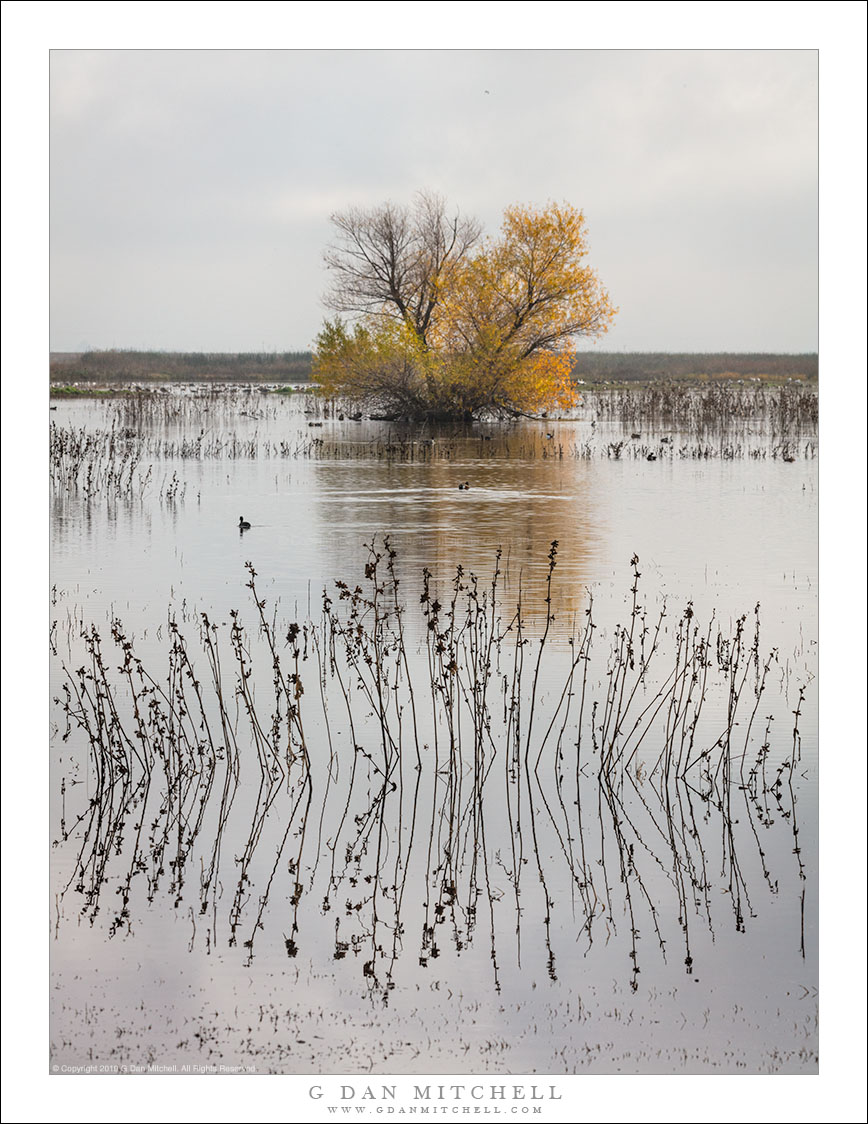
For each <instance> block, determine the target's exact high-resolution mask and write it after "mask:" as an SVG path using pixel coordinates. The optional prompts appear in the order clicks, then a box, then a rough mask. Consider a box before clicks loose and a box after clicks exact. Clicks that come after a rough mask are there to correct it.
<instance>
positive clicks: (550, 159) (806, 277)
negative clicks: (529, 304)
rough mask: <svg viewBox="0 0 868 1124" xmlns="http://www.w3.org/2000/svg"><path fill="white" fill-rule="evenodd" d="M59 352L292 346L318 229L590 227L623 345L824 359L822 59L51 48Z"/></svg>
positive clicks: (314, 311)
mask: <svg viewBox="0 0 868 1124" xmlns="http://www.w3.org/2000/svg"><path fill="white" fill-rule="evenodd" d="M50 104H51V193H50V211H51V348H52V349H53V350H61V351H63V350H78V349H81V348H84V347H93V348H108V347H121V348H155V349H167V350H207V351H253V350H262V349H264V350H267V351H274V350H278V351H283V350H302V349H307V348H309V347H310V346H311V345H312V342H313V339H314V337H315V335H316V332H317V330H318V328H319V325H320V324H321V322H322V319H323V317H324V316H325V315H326V310H325V309H324V308H323V306H322V304H321V301H320V297H321V294H322V292H323V290H324V288H325V275H324V271H323V267H322V252H323V249H324V247H325V246H326V245H327V243H328V241H329V238H330V225H329V215H330V213H331V212H333V211H335V210H341V209H343V208H345V207H348V206H351V205H374V204H377V203H379V202H382V201H384V200H386V199H391V200H393V201H395V202H409V201H410V200H411V199H412V196H413V193H414V192H415V191H416V190H417V189H419V188H429V189H434V190H436V191H439V192H442V193H443V194H444V195H445V196H446V197H447V198H448V200H449V201H450V203H451V204H453V205H454V206H456V207H459V208H460V209H461V210H462V211H464V212H467V213H470V214H474V215H476V216H478V217H479V218H480V219H482V221H483V223H484V225H485V227H486V230H488V231H490V232H492V233H494V232H496V230H497V227H498V224H499V221H500V216H501V214H502V212H503V209H504V207H506V206H507V205H508V204H510V203H514V202H527V203H534V204H538V205H542V204H545V203H546V201H548V200H566V201H568V202H569V203H572V204H574V205H576V206H578V207H581V208H582V209H583V210H584V212H585V217H586V220H587V225H588V232H589V239H590V256H589V262H590V264H591V265H592V266H593V267H594V268H595V269H596V270H597V271H598V273H599V275H600V277H601V279H602V280H603V282H604V284H605V285H606V286H607V288H608V289H609V292H610V294H611V297H612V300H613V302H614V303H615V304H616V305H618V306H619V308H620V312H619V315H618V317H617V320H616V324H615V327H614V328H613V329H612V331H610V333H609V335H608V336H607V337H605V339H604V341H603V342H602V344H601V345H598V346H603V347H605V348H606V349H613V350H621V349H625V350H655V351H787V352H800V351H815V350H816V349H817V344H818V341H817V171H818V165H817V52H816V51H813V50H805V51H798V50H786V51H768V50H751V51H719V52H718V51H711V50H705V51H665V50H654V51H607V50H599V51H580V50H565V51H560V50H527V51H525V50H494V51H479V50H455V51H427V50H418V51H411V50H389V51H380V50H359V51H353V50H344V51H321V50H299V51H293V50H288V51H231V50H222V51H207V50H205V51H195V50H194V51H177V50H175V51H163V50H154V51H137V50H125V51H87V50H55V51H52V53H51V62H50Z"/></svg>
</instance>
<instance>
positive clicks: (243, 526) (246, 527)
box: [238, 515, 250, 531]
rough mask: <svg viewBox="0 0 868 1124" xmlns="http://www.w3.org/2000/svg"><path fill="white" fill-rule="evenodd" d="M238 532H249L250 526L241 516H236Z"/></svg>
mask: <svg viewBox="0 0 868 1124" xmlns="http://www.w3.org/2000/svg"><path fill="white" fill-rule="evenodd" d="M238 530H239V531H249V530H250V524H249V523H248V522H247V520H246V519H245V518H244V516H243V515H239V516H238Z"/></svg>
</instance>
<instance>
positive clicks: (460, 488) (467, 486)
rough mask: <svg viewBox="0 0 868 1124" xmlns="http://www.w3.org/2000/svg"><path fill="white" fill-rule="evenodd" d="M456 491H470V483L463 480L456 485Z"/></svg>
mask: <svg viewBox="0 0 868 1124" xmlns="http://www.w3.org/2000/svg"><path fill="white" fill-rule="evenodd" d="M458 491H459V492H469V491H470V484H469V483H468V482H467V481H466V480H465V481H464V483H463V484H459V485H458Z"/></svg>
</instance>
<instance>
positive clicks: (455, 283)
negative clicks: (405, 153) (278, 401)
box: [314, 193, 617, 418]
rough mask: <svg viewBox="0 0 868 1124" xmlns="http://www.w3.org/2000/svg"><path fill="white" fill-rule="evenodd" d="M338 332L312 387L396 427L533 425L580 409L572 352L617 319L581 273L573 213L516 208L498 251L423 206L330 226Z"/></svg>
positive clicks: (436, 200)
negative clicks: (517, 416)
mask: <svg viewBox="0 0 868 1124" xmlns="http://www.w3.org/2000/svg"><path fill="white" fill-rule="evenodd" d="M332 222H333V224H334V225H335V227H336V228H337V231H338V239H337V241H336V243H334V244H333V245H332V246H331V247H330V248H329V250H328V251H327V253H326V255H325V260H326V264H327V265H328V267H329V269H330V270H331V271H332V273H333V284H332V287H331V289H330V291H329V293H328V294H327V297H326V302H327V304H329V305H330V306H331V307H332V308H333V309H334V310H336V311H338V312H352V313H355V314H356V316H357V317H358V318H359V319H358V320H357V323H356V324H355V326H354V327H353V328H348V327H347V325H346V324H344V323H343V321H341V320H340V319H336V320H334V321H331V322H327V323H326V325H325V326H324V328H323V330H322V332H321V333H320V335H319V336H318V338H317V347H316V353H315V356H314V378H315V380H316V381H317V382H319V384H320V385H321V386H322V388H323V390H324V391H325V392H326V393H330V394H343V395H347V396H349V397H352V398H356V399H358V400H360V401H362V402H364V403H365V404H367V405H369V406H374V407H376V408H379V409H381V410H384V411H386V412H388V413H389V414H390V415H391V416H394V417H412V418H421V417H448V416H457V415H463V416H478V415H479V414H480V413H483V412H485V411H492V412H499V413H532V412H539V411H541V410H548V409H551V408H553V407H554V408H559V407H561V408H562V407H566V406H570V405H572V404H574V403H575V401H576V397H577V396H576V390H575V385H574V380H573V378H572V369H573V363H574V354H573V351H572V342H573V341H574V340H575V339H576V338H578V337H590V338H596V337H598V336H599V335H601V334H603V333H604V332H606V331H607V330H608V327H609V324H610V323H611V321H612V319H613V318H614V316H615V313H616V311H617V310H616V309H614V308H613V307H612V305H611V303H610V301H609V296H608V293H607V292H606V291H605V289H604V288H603V287H602V286H601V284H600V281H599V279H598V277H597V275H596V274H595V273H594V271H593V270H592V269H590V268H589V267H588V266H587V265H586V264H585V262H584V259H585V257H586V256H587V252H588V247H587V235H586V229H585V219H584V215H583V214H582V212H581V211H579V210H577V209H576V208H574V207H571V206H569V205H568V204H561V205H558V204H549V205H548V206H547V207H545V208H543V209H542V210H536V209H534V208H532V207H524V206H513V207H509V208H507V210H506V212H505V214H504V219H503V225H502V228H501V233H500V235H499V237H498V238H495V239H488V240H485V241H482V240H481V237H480V228H479V224H478V223H476V222H475V221H474V220H472V219H468V218H463V217H461V216H460V215H459V214H457V213H456V214H455V215H454V216H453V217H452V218H448V217H447V214H446V207H445V203H444V201H443V200H442V199H441V198H440V197H439V196H435V195H430V194H425V193H420V195H419V196H417V200H416V203H415V205H414V206H413V207H412V208H400V207H396V206H395V205H394V204H392V203H387V204H385V205H383V206H382V207H379V208H375V209H374V210H371V211H363V210H359V209H353V210H350V211H347V212H345V213H342V214H336V215H333V216H332Z"/></svg>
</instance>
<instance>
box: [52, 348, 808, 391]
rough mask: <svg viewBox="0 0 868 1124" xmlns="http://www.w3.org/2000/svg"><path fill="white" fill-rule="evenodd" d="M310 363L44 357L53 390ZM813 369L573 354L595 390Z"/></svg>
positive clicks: (281, 373)
mask: <svg viewBox="0 0 868 1124" xmlns="http://www.w3.org/2000/svg"><path fill="white" fill-rule="evenodd" d="M311 360H312V353H311V352H310V351H284V352H240V353H237V354H232V353H223V352H206V351H195V352H187V351H185V352H173V351H121V350H112V351H84V352H72V351H55V352H51V354H50V359H49V375H50V380H51V383H52V384H53V385H54V384H61V385H64V386H69V385H71V384H73V383H82V382H86V383H101V384H111V383H129V382H142V383H161V382H168V383H172V382H215V383H221V382H231V383H236V382H252V383H281V382H285V383H299V382H308V381H309V380H310V373H311ZM818 367H819V364H818V357H817V355H816V353H806V354H801V355H787V354H767V353H762V352H697V353H689V352H677V353H675V352H673V353H669V352H659V351H655V352H649V351H627V352H615V351H582V352H578V353H577V354H576V358H575V363H574V366H573V375H574V377H575V378H576V379H578V380H581V381H583V382H584V383H588V384H596V385H605V384H614V385H618V384H623V383H637V382H638V383H643V382H661V381H664V382H665V381H668V380H671V381H677V382H685V381H687V382H691V381H695V382H697V383H705V382H708V381H711V380H716V379H761V380H762V381H764V382H786V381H787V380H788V379H802V380H806V381H814V380H816V379H817V377H818Z"/></svg>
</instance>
